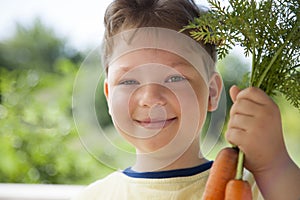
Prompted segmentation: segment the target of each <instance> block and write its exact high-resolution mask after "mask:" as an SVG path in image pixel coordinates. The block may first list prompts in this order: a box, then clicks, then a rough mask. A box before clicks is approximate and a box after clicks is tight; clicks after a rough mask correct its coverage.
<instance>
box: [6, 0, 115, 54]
mask: <svg viewBox="0 0 300 200" xmlns="http://www.w3.org/2000/svg"><path fill="white" fill-rule="evenodd" d="M110 2H111V0H26V1H24V0H0V40H3V39H5V38H9V37H10V36H12V35H13V33H14V27H15V23H16V22H18V23H21V24H23V25H25V26H29V25H31V23H32V21H33V20H34V19H35V18H37V17H39V18H40V19H41V20H42V22H43V23H44V24H45V25H46V26H48V27H50V28H52V29H54V31H55V32H56V33H57V34H58V35H59V36H62V37H66V38H67V39H68V40H69V42H70V44H71V45H73V46H74V47H75V48H77V49H79V50H83V49H85V48H87V47H91V46H97V45H98V44H99V43H100V41H101V38H102V36H103V28H104V26H103V16H104V12H105V9H106V7H107V6H108V5H109V3H110Z"/></svg>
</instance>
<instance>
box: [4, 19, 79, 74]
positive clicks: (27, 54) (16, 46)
mask: <svg viewBox="0 0 300 200" xmlns="http://www.w3.org/2000/svg"><path fill="white" fill-rule="evenodd" d="M60 58H68V59H70V60H71V61H72V62H75V63H77V62H79V61H80V60H82V56H80V54H79V53H77V52H76V51H74V50H73V49H72V48H70V47H68V46H67V45H66V40H65V39H62V38H59V37H58V36H56V35H55V33H54V31H53V30H52V29H51V28H48V27H45V26H44V25H43V24H42V22H41V21H40V20H39V19H36V20H35V21H34V23H33V25H32V26H29V27H26V26H23V25H21V24H17V25H16V32H15V34H14V36H13V37H11V38H9V39H7V40H5V41H2V42H1V43H0V63H1V67H4V68H6V69H9V70H14V69H21V70H23V69H36V70H40V71H48V72H54V71H55V69H54V65H55V62H56V60H57V59H60Z"/></svg>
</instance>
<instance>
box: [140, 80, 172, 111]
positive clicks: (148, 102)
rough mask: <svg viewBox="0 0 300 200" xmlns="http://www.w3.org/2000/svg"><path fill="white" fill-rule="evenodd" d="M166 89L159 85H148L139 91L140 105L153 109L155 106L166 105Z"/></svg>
mask: <svg viewBox="0 0 300 200" xmlns="http://www.w3.org/2000/svg"><path fill="white" fill-rule="evenodd" d="M166 92H167V91H166V88H164V87H163V86H161V85H159V84H153V83H151V84H147V85H144V86H142V87H140V88H139V89H138V91H137V98H138V104H139V106H141V107H152V106H154V105H161V106H163V105H165V104H166V99H165V97H164V94H166Z"/></svg>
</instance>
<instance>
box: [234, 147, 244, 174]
mask: <svg viewBox="0 0 300 200" xmlns="http://www.w3.org/2000/svg"><path fill="white" fill-rule="evenodd" d="M244 157H245V155H244V152H242V151H241V150H239V155H238V163H237V168H236V175H235V179H237V180H242V179H243V172H244Z"/></svg>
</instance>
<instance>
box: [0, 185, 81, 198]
mask: <svg viewBox="0 0 300 200" xmlns="http://www.w3.org/2000/svg"><path fill="white" fill-rule="evenodd" d="M83 187H84V186H75V185H38V184H0V200H70V199H71V197H73V196H74V195H76V194H77V193H78V192H80V190H81V189H82V188H83Z"/></svg>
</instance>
